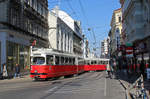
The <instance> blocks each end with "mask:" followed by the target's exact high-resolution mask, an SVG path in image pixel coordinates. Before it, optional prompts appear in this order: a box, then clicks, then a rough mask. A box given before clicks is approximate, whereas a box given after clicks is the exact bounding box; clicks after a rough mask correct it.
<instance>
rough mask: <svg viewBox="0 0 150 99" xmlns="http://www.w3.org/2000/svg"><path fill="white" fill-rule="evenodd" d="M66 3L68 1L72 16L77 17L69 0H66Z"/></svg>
mask: <svg viewBox="0 0 150 99" xmlns="http://www.w3.org/2000/svg"><path fill="white" fill-rule="evenodd" d="M67 3H68V6H69V8H70V9H71V10H72V13H73V14H74V16H75V17H76V18H77V19H79V17H78V16H77V14H76V12H75V10H74V9H73V7H72V5H71V4H70V0H67Z"/></svg>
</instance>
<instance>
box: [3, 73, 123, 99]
mask: <svg viewBox="0 0 150 99" xmlns="http://www.w3.org/2000/svg"><path fill="white" fill-rule="evenodd" d="M125 98H126V96H125V90H124V88H123V87H122V85H121V84H120V83H119V81H118V80H116V79H110V78H108V77H107V75H106V73H105V72H90V73H84V74H82V75H79V76H77V77H72V78H60V79H59V80H49V81H33V80H32V79H30V78H24V79H16V80H3V81H0V99H125Z"/></svg>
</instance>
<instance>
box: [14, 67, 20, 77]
mask: <svg viewBox="0 0 150 99" xmlns="http://www.w3.org/2000/svg"><path fill="white" fill-rule="evenodd" d="M16 77H18V78H20V65H19V64H16V66H15V75H14V78H16Z"/></svg>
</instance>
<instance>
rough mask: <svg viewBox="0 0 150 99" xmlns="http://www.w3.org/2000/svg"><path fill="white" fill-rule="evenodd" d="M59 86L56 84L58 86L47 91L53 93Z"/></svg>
mask: <svg viewBox="0 0 150 99" xmlns="http://www.w3.org/2000/svg"><path fill="white" fill-rule="evenodd" d="M57 88H58V87H57V86H56V87H53V88H51V89H49V90H47V91H46V92H47V93H51V92H53V91H55V90H56V89H57Z"/></svg>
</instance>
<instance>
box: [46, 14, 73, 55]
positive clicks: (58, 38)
mask: <svg viewBox="0 0 150 99" xmlns="http://www.w3.org/2000/svg"><path fill="white" fill-rule="evenodd" d="M48 19H49V34H48V38H49V48H52V49H54V50H59V51H62V52H67V53H73V30H72V29H71V28H70V27H69V26H68V25H67V24H66V23H65V22H64V21H63V20H62V19H61V18H59V17H58V16H57V15H56V13H53V12H50V13H49V18H48Z"/></svg>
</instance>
